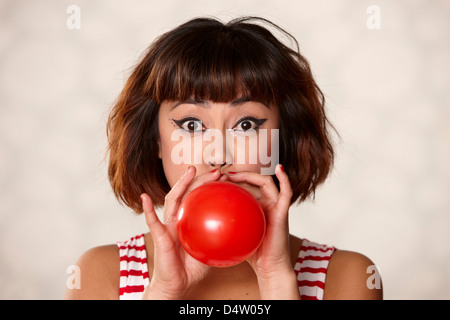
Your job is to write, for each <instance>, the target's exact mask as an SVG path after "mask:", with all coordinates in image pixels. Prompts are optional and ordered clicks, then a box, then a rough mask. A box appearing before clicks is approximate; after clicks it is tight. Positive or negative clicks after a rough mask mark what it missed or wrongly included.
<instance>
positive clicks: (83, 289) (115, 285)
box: [64, 245, 120, 300]
mask: <svg viewBox="0 0 450 320" xmlns="http://www.w3.org/2000/svg"><path fill="white" fill-rule="evenodd" d="M119 263H120V257H119V249H118V247H117V246H115V245H108V246H101V247H96V248H93V249H90V250H88V251H86V252H85V253H84V254H83V255H82V256H81V257H80V258H79V259H78V261H77V263H76V265H77V266H78V267H79V271H80V282H81V283H80V288H79V289H76V288H73V289H71V288H67V289H66V294H65V296H64V298H65V299H67V300H90V299H96V300H97V299H98V300H114V299H118V298H119V281H120V268H119Z"/></svg>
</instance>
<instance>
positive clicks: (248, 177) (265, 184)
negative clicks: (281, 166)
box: [228, 171, 278, 203]
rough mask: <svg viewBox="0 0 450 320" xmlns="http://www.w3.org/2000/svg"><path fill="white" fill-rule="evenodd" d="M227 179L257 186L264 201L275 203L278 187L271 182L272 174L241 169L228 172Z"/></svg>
mask: <svg viewBox="0 0 450 320" xmlns="http://www.w3.org/2000/svg"><path fill="white" fill-rule="evenodd" d="M228 179H229V180H230V181H232V182H246V183H249V184H252V185H255V186H257V187H259V189H260V191H261V197H262V198H265V201H268V202H270V203H275V202H276V201H277V199H278V189H277V187H276V185H275V183H274V182H273V179H272V176H268V175H261V174H259V173H257V172H250V171H241V172H236V173H232V174H231V173H230V174H229V176H228Z"/></svg>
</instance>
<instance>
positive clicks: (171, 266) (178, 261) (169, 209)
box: [141, 166, 220, 300]
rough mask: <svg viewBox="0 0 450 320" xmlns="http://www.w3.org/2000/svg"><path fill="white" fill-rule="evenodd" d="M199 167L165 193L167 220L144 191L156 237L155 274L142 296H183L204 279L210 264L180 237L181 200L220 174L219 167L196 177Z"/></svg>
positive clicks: (144, 297)
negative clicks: (189, 250)
mask: <svg viewBox="0 0 450 320" xmlns="http://www.w3.org/2000/svg"><path fill="white" fill-rule="evenodd" d="M195 175H196V169H195V167H193V166H190V167H189V168H188V170H187V171H186V173H185V174H184V175H183V176H182V177H181V178H180V180H178V182H177V183H176V184H175V185H174V186H173V188H172V189H171V190H170V191H169V193H168V194H167V195H166V197H165V202H164V211H163V212H164V215H163V217H164V223H162V222H161V221H160V220H159V218H158V216H157V215H156V212H155V209H154V206H153V202H152V199H151V198H150V197H149V195H147V194H145V193H144V194H142V195H141V200H142V206H143V210H144V214H145V219H146V222H147V225H148V227H149V229H150V233H151V236H152V239H153V245H154V258H153V261H154V262H153V263H154V265H153V275H152V278H151V281H150V284H149V285H148V286H147V288H146V289H145V291H144V295H143V299H170V300H175V299H183V297H184V296H185V294H186V293H187V292H188V291H189V289H190V288H191V287H192V286H193V285H195V284H196V283H198V282H199V281H200V280H202V279H203V278H204V277H205V276H206V273H207V271H208V268H210V267H209V266H207V265H205V264H203V263H201V262H199V261H197V260H195V259H194V258H192V257H191V256H190V255H189V254H188V253H187V252H186V251H185V250H184V248H183V247H182V245H181V244H180V242H179V241H178V235H177V212H178V208H179V206H180V203H181V200H182V199H183V198H184V196H186V195H187V194H188V193H189V192H190V191H192V190H193V189H195V188H197V187H199V186H200V185H202V184H205V183H207V182H210V181H215V180H218V179H219V178H220V172H219V170H215V171H212V172H207V173H205V174H202V175H200V176H198V177H196V178H195Z"/></svg>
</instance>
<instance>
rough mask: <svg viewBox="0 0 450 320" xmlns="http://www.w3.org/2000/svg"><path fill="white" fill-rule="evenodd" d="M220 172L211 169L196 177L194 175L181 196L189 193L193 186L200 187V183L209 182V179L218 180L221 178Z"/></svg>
mask: <svg viewBox="0 0 450 320" xmlns="http://www.w3.org/2000/svg"><path fill="white" fill-rule="evenodd" d="M220 178H221V173H220V171H219V170H213V171H209V172H206V173H204V174H202V175H200V176H198V177H195V179H194V180H193V181H192V182H191V184H190V185H189V187H188V188H187V190H186V192H185V194H184V195H183V198H184V197H185V196H187V195H188V194H189V192H191V191H192V190H194V189H195V188H198V187H200V186H201V185H204V184H205V183H208V182H211V181H218V180H219V181H220V180H221V179H220Z"/></svg>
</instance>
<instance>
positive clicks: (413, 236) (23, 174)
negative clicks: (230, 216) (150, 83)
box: [0, 0, 450, 299]
mask: <svg viewBox="0 0 450 320" xmlns="http://www.w3.org/2000/svg"><path fill="white" fill-rule="evenodd" d="M72 5H74V6H76V7H75V8H78V9H79V14H80V15H79V18H80V19H79V20H76V19H75V20H74V17H75V16H74V14H76V11H72V9H73V8H74V7H71V6H72ZM205 15H206V16H216V17H219V18H221V19H223V20H229V19H231V18H234V17H237V16H240V15H259V16H263V17H265V18H268V19H270V20H272V21H273V22H275V23H277V24H279V25H280V26H282V27H284V28H285V29H286V30H288V31H290V32H291V33H292V34H293V35H294V36H295V37H296V38H297V40H298V41H299V43H300V48H301V51H302V53H303V54H304V55H305V56H306V57H307V58H308V59H309V61H310V62H311V65H312V68H313V70H314V73H315V75H316V79H317V81H318V83H319V85H320V86H321V88H322V89H323V91H324V93H325V94H326V97H327V101H328V104H327V107H328V110H329V116H330V119H331V120H332V122H333V123H334V124H335V126H336V128H337V130H338V131H339V133H340V135H341V138H340V140H338V141H337V143H336V146H337V150H338V157H337V162H336V167H335V169H334V171H333V174H332V175H331V176H330V178H329V180H328V181H327V183H326V184H324V185H323V186H322V187H321V188H320V189H319V190H318V192H317V194H316V199H315V201H314V202H312V201H311V202H308V203H305V204H303V205H301V206H299V207H296V208H292V210H291V231H292V233H294V234H296V235H298V236H300V237H306V238H308V239H310V240H314V241H318V242H322V243H327V244H332V245H335V246H337V247H338V248H342V249H348V250H355V251H359V252H362V253H364V254H366V255H367V256H369V257H370V258H371V259H372V260H373V261H374V262H375V263H376V264H377V265H378V267H379V269H380V270H381V275H382V277H383V284H384V292H385V298H386V299H450V289H449V288H450V273H449V270H450V248H449V244H450V216H449V214H450V197H449V195H450V169H449V164H450V93H449V89H450V87H449V84H450V2H449V1H444V0H443V1H438V0H435V1H425V0H414V1H413V0H397V1H392V0H390V1H387V0H384V1H383V0H371V1H365V0H360V1H356V0H353V1H351V0H336V1H325V0H319V1H318V0H315V1H312V0H311V1H303V0H302V1H298V0H297V1H294V0H292V1H288V0H279V1H264V0H260V1H230V0H226V1H214V2H212V1H206V0H205V1H200V0H194V1H181V0H165V1H137V0H132V1H125V0H96V1H88V0H71V1H62V0H60V1H50V0H40V1H32V0H3V1H0V287H1V290H0V299H62V298H63V295H64V291H65V286H66V280H67V278H68V277H69V274H68V273H66V270H67V268H68V267H70V266H71V265H72V264H74V263H75V261H76V259H77V258H78V257H79V255H80V254H81V253H82V252H83V251H85V250H87V249H88V248H91V247H93V246H98V245H102V244H109V243H114V242H116V241H118V240H125V239H127V238H129V237H131V236H134V235H136V234H138V233H141V232H146V231H147V228H146V226H145V222H144V220H143V218H142V217H139V216H134V215H133V214H132V213H131V211H130V210H129V209H127V208H125V207H122V206H121V205H119V204H118V202H117V201H116V200H115V198H114V197H113V195H112V192H111V190H110V187H109V184H108V181H107V178H106V164H105V162H104V161H103V157H104V152H105V146H106V139H105V122H106V117H107V115H108V111H109V109H110V107H111V105H112V102H113V101H114V99H115V98H116V96H117V95H118V93H119V91H120V90H121V87H122V85H123V84H124V81H125V79H126V76H127V74H128V70H129V69H130V68H131V67H132V66H133V65H134V63H135V62H136V60H137V58H138V57H139V56H140V54H141V53H142V52H143V50H144V49H145V48H146V47H147V46H148V45H149V44H150V43H151V42H152V41H153V39H154V38H155V37H156V36H158V35H159V34H161V33H163V32H165V31H168V30H169V29H171V28H173V27H175V26H177V25H178V24H180V23H182V22H185V21H186V20H188V19H190V18H193V17H197V16H205ZM378 18H379V19H378ZM78 22H79V24H78V25H77V23H78ZM77 26H79V27H80V28H79V29H77V28H76V27H77ZM74 27H75V28H74ZM368 276H369V275H368Z"/></svg>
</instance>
